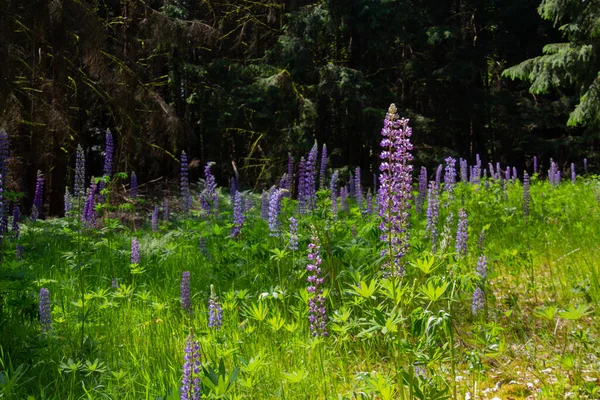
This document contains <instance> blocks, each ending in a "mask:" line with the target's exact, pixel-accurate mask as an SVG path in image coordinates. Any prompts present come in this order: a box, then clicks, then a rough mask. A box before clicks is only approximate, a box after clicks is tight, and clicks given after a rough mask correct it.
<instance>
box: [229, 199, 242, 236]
mask: <svg viewBox="0 0 600 400" xmlns="http://www.w3.org/2000/svg"><path fill="white" fill-rule="evenodd" d="M242 226H244V213H243V212H242V194H241V193H240V192H236V193H235V201H234V202H233V231H232V232H231V236H232V237H236V236H237V235H239V234H240V232H241V231H242Z"/></svg>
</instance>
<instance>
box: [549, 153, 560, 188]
mask: <svg viewBox="0 0 600 400" xmlns="http://www.w3.org/2000/svg"><path fill="white" fill-rule="evenodd" d="M557 170H558V168H557V166H556V163H555V162H554V161H552V159H550V169H549V170H548V181H550V184H551V185H552V186H556V181H555V179H556V172H557Z"/></svg>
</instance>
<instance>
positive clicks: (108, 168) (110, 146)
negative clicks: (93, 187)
mask: <svg viewBox="0 0 600 400" xmlns="http://www.w3.org/2000/svg"><path fill="white" fill-rule="evenodd" d="M114 151H115V142H114V139H113V135H112V133H111V132H110V129H107V130H106V143H105V147H104V169H103V174H102V175H103V176H104V177H110V176H111V175H112V164H113V153H114ZM104 188H105V183H104V182H103V181H100V185H99V186H98V192H99V196H98V198H99V199H100V202H104V200H105V198H104V195H103V194H102V190H104Z"/></svg>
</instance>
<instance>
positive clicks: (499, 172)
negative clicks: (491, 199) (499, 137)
mask: <svg viewBox="0 0 600 400" xmlns="http://www.w3.org/2000/svg"><path fill="white" fill-rule="evenodd" d="M501 174H502V171H501V170H500V163H499V162H497V163H496V177H495V178H494V179H496V180H497V181H499V180H500V175H501Z"/></svg>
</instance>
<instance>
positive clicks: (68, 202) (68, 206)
mask: <svg viewBox="0 0 600 400" xmlns="http://www.w3.org/2000/svg"><path fill="white" fill-rule="evenodd" d="M64 204H65V217H66V216H68V215H69V214H70V213H71V211H72V210H73V198H72V197H71V193H69V187H68V186H65V196H64ZM4 216H6V218H8V214H6V213H4ZM4 216H3V217H2V218H4Z"/></svg>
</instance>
